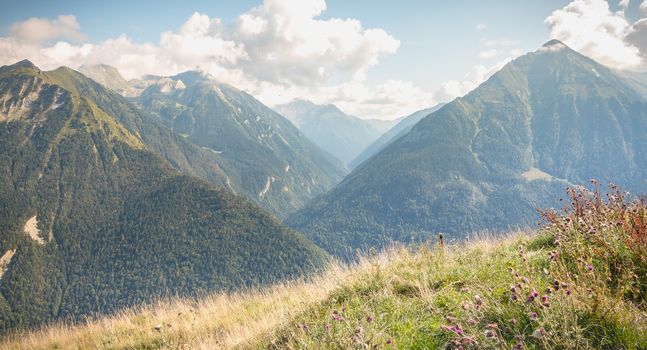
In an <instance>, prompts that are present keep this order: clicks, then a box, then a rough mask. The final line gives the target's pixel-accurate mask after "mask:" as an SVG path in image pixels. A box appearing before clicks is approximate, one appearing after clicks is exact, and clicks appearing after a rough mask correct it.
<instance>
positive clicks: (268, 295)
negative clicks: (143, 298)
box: [0, 255, 388, 350]
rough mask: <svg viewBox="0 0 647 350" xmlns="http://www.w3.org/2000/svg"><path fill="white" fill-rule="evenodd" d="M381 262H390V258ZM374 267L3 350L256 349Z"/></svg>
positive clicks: (336, 269)
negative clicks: (275, 331)
mask: <svg viewBox="0 0 647 350" xmlns="http://www.w3.org/2000/svg"><path fill="white" fill-rule="evenodd" d="M380 260H381V261H382V262H383V263H385V264H386V263H388V262H387V255H384V256H383V257H381V259H380ZM374 264H375V262H372V263H369V261H368V260H366V259H363V260H362V261H360V262H359V263H358V264H356V265H352V266H345V265H342V264H338V263H333V264H331V265H330V266H329V267H328V268H327V269H326V270H325V272H324V273H322V274H321V275H319V276H316V277H314V278H312V279H310V280H308V281H292V282H284V283H280V284H277V285H274V286H271V287H267V288H262V289H257V290H250V291H244V292H238V293H233V294H225V293H221V294H215V295H212V296H208V297H205V298H200V299H198V300H188V299H176V300H167V301H161V302H158V303H155V304H152V305H148V306H144V307H141V308H134V309H130V310H125V311H122V312H120V313H118V314H116V315H113V316H109V317H105V318H101V319H98V320H93V321H88V322H86V323H83V324H77V325H65V324H57V325H52V326H48V327H45V328H43V329H41V330H38V331H33V332H28V333H20V334H13V335H11V336H9V337H7V338H6V339H5V340H4V341H3V342H2V343H1V344H0V349H1V350H4V349H7V350H8V349H105V348H108V349H140V348H141V349H150V348H155V349H157V348H161V349H224V348H237V347H240V346H245V345H251V344H253V343H254V342H256V341H258V339H259V338H260V337H262V336H263V335H264V334H267V333H268V332H269V331H270V330H272V329H275V328H277V327H280V326H281V325H283V324H285V323H288V322H289V321H290V320H291V319H292V318H293V316H295V315H297V314H299V313H301V312H303V311H304V310H305V309H307V308H308V307H310V306H312V305H313V304H315V303H318V302H321V301H322V300H325V299H326V298H327V297H328V295H329V294H330V293H331V291H333V290H334V289H335V288H337V287H339V286H340V285H344V284H346V283H349V282H352V281H351V279H353V278H354V277H353V276H355V275H357V272H359V271H362V270H366V269H368V268H370V266H373V265H374ZM156 328H159V330H157V329H156Z"/></svg>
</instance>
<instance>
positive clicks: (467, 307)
mask: <svg viewBox="0 0 647 350" xmlns="http://www.w3.org/2000/svg"><path fill="white" fill-rule="evenodd" d="M462 307H463V310H467V309H469V308H470V304H469V303H463V305H462Z"/></svg>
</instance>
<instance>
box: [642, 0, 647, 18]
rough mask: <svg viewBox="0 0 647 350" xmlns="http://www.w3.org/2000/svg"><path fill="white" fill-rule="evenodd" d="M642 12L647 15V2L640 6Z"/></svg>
mask: <svg viewBox="0 0 647 350" xmlns="http://www.w3.org/2000/svg"><path fill="white" fill-rule="evenodd" d="M640 10H641V11H642V12H643V13H644V14H646V15H647V0H643V2H642V3H641V4H640Z"/></svg>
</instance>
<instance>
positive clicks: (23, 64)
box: [10, 59, 38, 69]
mask: <svg viewBox="0 0 647 350" xmlns="http://www.w3.org/2000/svg"><path fill="white" fill-rule="evenodd" d="M10 67H14V68H18V67H24V68H32V69H38V67H36V65H35V64H33V63H32V62H31V61H30V60H28V59H24V60H22V61H19V62H16V63H14V64H12V65H10Z"/></svg>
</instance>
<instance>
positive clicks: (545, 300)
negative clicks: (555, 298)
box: [541, 295, 548, 303]
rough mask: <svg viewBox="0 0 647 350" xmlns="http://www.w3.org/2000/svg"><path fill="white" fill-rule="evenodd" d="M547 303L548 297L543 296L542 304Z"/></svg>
mask: <svg viewBox="0 0 647 350" xmlns="http://www.w3.org/2000/svg"><path fill="white" fill-rule="evenodd" d="M547 301H548V295H542V296H541V302H542V303H545V302H547Z"/></svg>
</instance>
